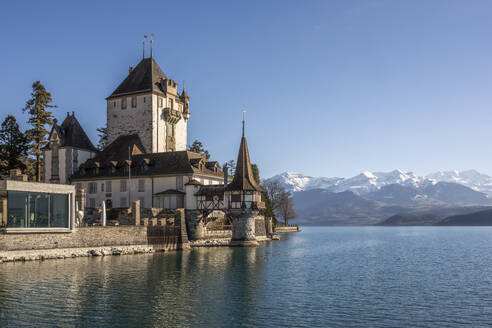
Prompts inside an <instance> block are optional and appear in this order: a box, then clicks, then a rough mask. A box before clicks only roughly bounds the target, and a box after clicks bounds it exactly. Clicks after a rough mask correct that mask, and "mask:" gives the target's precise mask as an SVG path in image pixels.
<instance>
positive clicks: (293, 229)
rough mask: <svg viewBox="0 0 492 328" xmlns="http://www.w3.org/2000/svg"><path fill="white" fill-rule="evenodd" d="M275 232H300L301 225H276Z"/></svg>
mask: <svg viewBox="0 0 492 328" xmlns="http://www.w3.org/2000/svg"><path fill="white" fill-rule="evenodd" d="M275 232H299V226H297V225H295V226H287V227H275Z"/></svg>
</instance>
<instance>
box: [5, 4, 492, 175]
mask: <svg viewBox="0 0 492 328" xmlns="http://www.w3.org/2000/svg"><path fill="white" fill-rule="evenodd" d="M491 12H492V1H479V0H473V1H461V0H460V1H453V0H445V1H424V0H417V1H397V0H387V1H385V0H382V1H369V0H366V1H355V0H353V1H347V0H341V1H327V0H326V1H312V0H310V1H285V0H282V1H273V0H268V1H213V0H210V1H172V2H171V1H134V2H123V1H32V2H27V1H4V2H2V3H1V4H0V45H1V51H0V64H1V69H0V90H1V92H0V115H1V116H2V117H1V119H2V120H3V117H5V116H6V115H7V114H14V115H16V116H17V118H18V120H19V121H21V122H22V127H23V128H25V124H24V122H25V120H26V118H27V117H26V116H25V115H24V114H22V113H21V108H22V107H23V106H24V104H25V101H26V100H27V98H28V97H29V93H30V88H31V84H32V82H33V81H35V80H38V79H39V80H41V82H42V83H44V84H45V86H46V87H47V89H48V90H49V91H50V92H51V93H52V95H53V98H54V100H55V103H56V104H57V105H58V106H59V108H58V109H55V116H56V117H57V118H58V119H60V120H61V119H63V118H64V117H65V116H66V112H67V111H70V112H71V111H75V113H76V116H77V117H78V119H79V120H80V122H81V124H82V126H83V127H84V129H85V130H86V131H87V133H88V134H89V136H90V137H91V138H92V140H93V142H94V143H95V144H96V143H97V133H96V128H97V127H100V126H103V125H104V123H105V120H106V107H105V97H107V96H108V95H109V94H111V92H112V91H113V90H114V89H115V88H116V87H117V85H118V84H119V83H120V82H121V81H122V80H123V79H124V78H125V77H126V75H127V74H128V67H129V66H135V65H136V64H137V63H138V62H139V60H140V59H141V56H142V49H141V42H142V36H143V35H144V34H149V33H154V34H155V35H156V42H155V47H154V58H155V59H156V60H157V62H158V63H159V65H160V66H161V68H162V69H163V71H164V72H165V73H166V75H167V76H168V77H171V78H173V79H175V80H176V81H177V82H181V81H183V80H184V81H185V84H186V89H187V91H188V92H189V95H190V97H191V99H190V102H191V103H190V110H191V118H190V121H189V125H188V127H189V128H188V133H189V136H188V142H189V143H191V142H192V141H193V140H194V139H199V140H201V141H202V142H203V143H204V144H205V146H206V148H207V149H208V150H209V151H210V152H211V154H212V158H213V159H215V160H218V161H220V162H221V163H222V162H224V161H226V160H228V159H232V158H235V157H236V155H237V149H238V146H239V141H240V140H239V139H240V133H241V132H240V127H241V110H242V109H243V108H245V109H246V110H247V123H246V125H247V127H246V133H247V137H248V143H249V147H250V153H251V157H252V161H253V162H256V163H257V164H258V165H259V167H260V171H261V175H262V176H263V177H269V176H271V175H274V174H277V173H280V172H283V171H287V170H288V171H299V172H303V173H305V174H309V175H315V176H341V177H347V176H352V175H355V174H358V173H359V172H360V171H362V170H371V171H387V170H392V169H395V168H401V169H403V170H406V171H413V172H415V173H417V174H426V173H430V172H432V171H437V170H449V169H468V168H475V169H477V170H479V171H481V172H483V173H487V174H492V146H491V142H490V141H491V139H492V138H491V137H492V19H491V15H490V14H491Z"/></svg>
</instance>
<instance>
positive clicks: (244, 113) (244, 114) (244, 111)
mask: <svg viewBox="0 0 492 328" xmlns="http://www.w3.org/2000/svg"><path fill="white" fill-rule="evenodd" d="M245 116H246V110H245V109H243V138H244V117H245Z"/></svg>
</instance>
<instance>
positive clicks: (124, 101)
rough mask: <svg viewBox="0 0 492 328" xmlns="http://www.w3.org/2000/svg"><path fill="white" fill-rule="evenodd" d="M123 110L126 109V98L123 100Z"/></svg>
mask: <svg viewBox="0 0 492 328" xmlns="http://www.w3.org/2000/svg"><path fill="white" fill-rule="evenodd" d="M121 109H126V98H123V99H121Z"/></svg>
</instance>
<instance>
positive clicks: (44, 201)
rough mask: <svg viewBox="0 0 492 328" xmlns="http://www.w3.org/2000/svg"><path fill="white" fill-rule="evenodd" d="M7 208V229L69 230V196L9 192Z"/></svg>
mask: <svg viewBox="0 0 492 328" xmlns="http://www.w3.org/2000/svg"><path fill="white" fill-rule="evenodd" d="M6 208H7V228H69V220H70V212H69V195H68V194H50V193H41V192H27V191H8V192H7V206H6ZM3 214H4V213H3Z"/></svg>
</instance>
